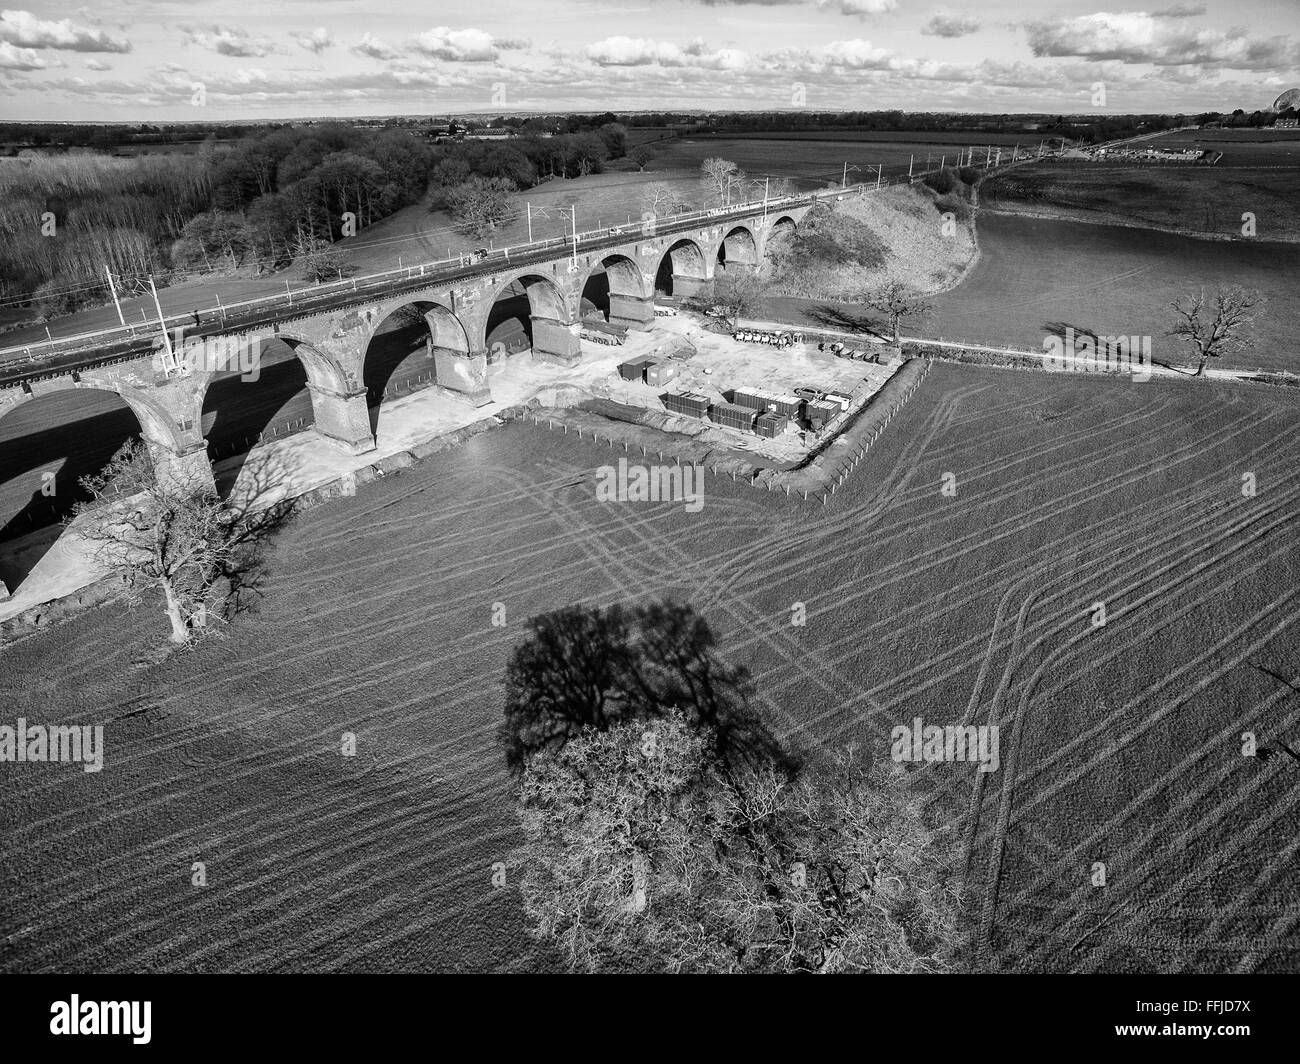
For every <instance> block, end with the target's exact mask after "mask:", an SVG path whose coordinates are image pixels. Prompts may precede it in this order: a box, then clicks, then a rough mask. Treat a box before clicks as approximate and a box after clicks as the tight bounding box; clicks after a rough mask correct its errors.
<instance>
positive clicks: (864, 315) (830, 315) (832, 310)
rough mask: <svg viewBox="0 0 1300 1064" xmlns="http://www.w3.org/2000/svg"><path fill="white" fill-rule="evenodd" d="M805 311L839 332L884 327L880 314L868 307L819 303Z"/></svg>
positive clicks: (817, 321) (877, 329)
mask: <svg viewBox="0 0 1300 1064" xmlns="http://www.w3.org/2000/svg"><path fill="white" fill-rule="evenodd" d="M804 313H805V314H807V316H808V318H809V319H810V320H812V321H814V322H816V323H817V324H818V325H823V326H825V327H826V328H828V329H835V330H838V331H839V332H870V333H875V332H878V331H879V330H880V329H882V328H884V326H883V325H882V324H881V319H880V317H879V315H877V314H876V313H874V312H873V311H871V310H868V309H864V310H860V311H855V310H850V309H849V308H848V307H847V306H843V305H837V304H834V303H819V304H818V305H816V306H812V307H808V308H807V310H805V311H804Z"/></svg>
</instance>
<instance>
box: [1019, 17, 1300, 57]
mask: <svg viewBox="0 0 1300 1064" xmlns="http://www.w3.org/2000/svg"><path fill="white" fill-rule="evenodd" d="M1025 31H1026V34H1027V35H1028V38H1029V46H1030V48H1031V49H1032V51H1033V53H1034V55H1036V56H1052V57H1058V56H1076V57H1078V58H1081V59H1090V60H1100V59H1117V60H1119V61H1120V62H1123V63H1153V64H1155V65H1156V66H1178V65H1182V64H1185V63H1194V64H1198V65H1219V66H1228V67H1237V68H1243V69H1267V68H1270V67H1282V66H1286V65H1288V64H1289V65H1292V66H1294V65H1295V64H1297V63H1300V47H1298V46H1297V45H1295V44H1293V43H1292V42H1291V39H1290V38H1288V37H1261V38H1254V39H1252V38H1250V37H1247V36H1246V34H1245V32H1244V31H1242V30H1229V31H1228V32H1227V33H1222V32H1219V31H1218V30H1209V29H1199V30H1198V29H1184V28H1182V27H1181V26H1178V25H1174V24H1171V23H1170V21H1169V20H1168V19H1166V18H1156V17H1155V16H1152V15H1148V14H1147V13H1145V12H1143V11H1124V12H1118V13H1111V12H1108V11H1098V12H1095V13H1094V14H1091V15H1079V16H1077V17H1074V18H1058V19H1044V20H1040V21H1035V22H1029V23H1026V24H1025Z"/></svg>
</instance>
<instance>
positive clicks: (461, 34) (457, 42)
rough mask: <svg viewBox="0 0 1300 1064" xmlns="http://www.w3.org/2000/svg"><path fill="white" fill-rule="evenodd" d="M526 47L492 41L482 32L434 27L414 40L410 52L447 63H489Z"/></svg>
mask: <svg viewBox="0 0 1300 1064" xmlns="http://www.w3.org/2000/svg"><path fill="white" fill-rule="evenodd" d="M528 44H529V42H528V41H526V40H508V39H503V38H498V37H493V36H492V34H490V33H485V32H484V31H483V30H476V29H464V30H454V29H452V28H451V27H450V26H435V27H434V28H433V29H431V30H426V31H425V32H424V33H422V34H420V35H419V36H418V37H417V38H416V39H415V43H414V45H413V48H414V49H415V51H417V52H422V53H423V54H425V55H428V56H432V57H433V58H435V59H442V60H445V61H447V62H449V63H490V62H493V61H495V60H496V59H497V58H498V57H499V56H500V54H501V53H502V52H503V51H510V50H513V49H520V48H527V47H528Z"/></svg>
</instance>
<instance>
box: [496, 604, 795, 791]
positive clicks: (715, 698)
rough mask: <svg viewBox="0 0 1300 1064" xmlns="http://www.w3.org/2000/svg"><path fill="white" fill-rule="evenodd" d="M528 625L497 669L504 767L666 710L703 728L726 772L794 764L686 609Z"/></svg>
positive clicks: (586, 613)
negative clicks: (590, 732) (502, 700)
mask: <svg viewBox="0 0 1300 1064" xmlns="http://www.w3.org/2000/svg"><path fill="white" fill-rule="evenodd" d="M530 629H531V631H530V635H529V638H528V639H527V640H525V642H523V643H522V644H520V645H519V646H518V647H516V648H515V652H514V654H513V656H512V657H511V660H510V664H509V666H508V668H507V672H506V706H505V721H504V722H503V723H502V725H501V728H500V730H499V732H498V737H499V739H500V741H501V743H502V745H503V747H504V749H505V755H506V763H507V764H508V765H509V767H510V768H511V770H512V771H514V772H521V771H522V770H523V768H524V767H525V765H526V763H527V761H528V760H529V758H531V757H533V756H534V755H536V754H538V753H541V752H543V751H547V750H556V749H558V748H559V747H561V746H563V745H564V744H565V743H566V742H567V741H568V740H569V739H571V738H573V737H574V736H576V735H579V734H581V733H582V731H583V729H585V728H594V729H596V730H600V731H603V730H605V729H607V728H609V727H611V726H613V725H615V724H617V723H619V722H621V721H626V720H647V721H649V720H653V719H655V718H657V717H661V716H663V715H665V714H666V713H668V712H670V711H671V710H673V709H678V710H680V711H681V712H682V714H683V715H684V716H685V718H686V720H687V721H688V722H689V723H691V724H692V725H694V726H696V727H699V728H707V729H709V730H710V731H711V733H712V734H713V736H714V737H715V740H716V743H717V749H716V753H717V755H718V757H719V758H720V759H721V760H722V761H723V763H724V764H726V765H727V766H728V767H730V768H733V769H742V768H758V767H761V766H763V765H772V764H775V765H777V766H779V767H780V768H782V769H784V770H786V771H788V772H791V773H793V772H795V771H797V769H798V766H799V764H800V758H799V757H798V756H796V755H795V754H793V753H791V752H790V751H787V750H786V749H784V748H783V747H782V745H781V744H780V743H779V742H778V741H777V739H776V737H775V735H774V734H773V733H772V731H771V729H769V728H768V726H767V724H766V723H765V722H764V721H763V719H762V717H761V716H760V715H759V713H758V712H757V710H756V709H755V708H754V705H753V700H754V695H755V690H754V686H753V681H752V679H751V677H750V674H749V672H748V670H747V669H745V668H743V667H738V666H732V665H728V664H727V663H726V662H725V661H724V660H723V659H722V658H721V657H720V656H719V654H718V651H717V647H716V643H715V639H714V635H713V632H712V630H711V629H710V627H709V625H708V623H707V622H706V621H705V620H704V618H702V617H700V616H699V615H698V614H697V613H696V612H695V611H694V609H692V608H691V607H690V606H689V605H686V604H684V603H680V602H674V601H671V600H668V601H663V602H654V603H651V604H649V605H646V606H638V607H635V608H632V609H627V608H624V607H622V606H617V605H616V606H611V607H609V608H608V609H605V610H601V609H596V608H590V609H588V608H584V607H581V606H570V607H567V608H565V609H561V610H557V611H555V612H553V613H547V614H542V615H541V616H539V617H535V618H533V619H532V621H531V624H530Z"/></svg>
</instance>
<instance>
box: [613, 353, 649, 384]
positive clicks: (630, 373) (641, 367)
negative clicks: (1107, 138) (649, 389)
mask: <svg viewBox="0 0 1300 1064" xmlns="http://www.w3.org/2000/svg"><path fill="white" fill-rule="evenodd" d="M647 361H649V360H648V359H644V358H638V359H634V360H633V361H631V362H624V363H623V364H622V365H621V366H619V367H618V375H619V376H620V377H622V378H623V379H624V380H625V381H639V380H641V379H642V378H644V377H645V367H646V363H647Z"/></svg>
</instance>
